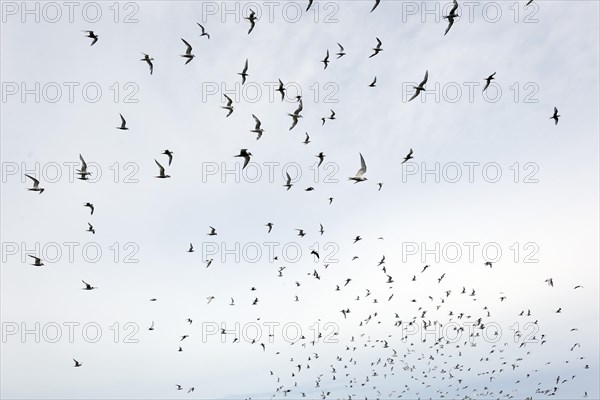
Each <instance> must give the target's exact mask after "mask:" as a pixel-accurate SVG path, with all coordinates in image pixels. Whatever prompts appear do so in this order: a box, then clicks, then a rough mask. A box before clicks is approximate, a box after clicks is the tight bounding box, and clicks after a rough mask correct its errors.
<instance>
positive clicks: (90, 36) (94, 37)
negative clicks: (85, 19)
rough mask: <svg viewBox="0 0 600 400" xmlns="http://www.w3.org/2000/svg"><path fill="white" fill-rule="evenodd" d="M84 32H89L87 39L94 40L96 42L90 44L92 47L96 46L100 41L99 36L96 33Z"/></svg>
mask: <svg viewBox="0 0 600 400" xmlns="http://www.w3.org/2000/svg"><path fill="white" fill-rule="evenodd" d="M82 32H87V36H86V37H89V38H92V39H94V40H92V44H90V46H93V45H95V44H96V42H97V41H98V35H96V34H95V33H94V31H82Z"/></svg>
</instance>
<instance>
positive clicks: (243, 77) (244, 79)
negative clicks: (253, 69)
mask: <svg viewBox="0 0 600 400" xmlns="http://www.w3.org/2000/svg"><path fill="white" fill-rule="evenodd" d="M247 72H248V59H247V58H246V63H245V64H244V69H243V70H242V72H238V75H241V76H242V85H243V84H244V83H246V77H247V76H250V75H248V74H247Z"/></svg>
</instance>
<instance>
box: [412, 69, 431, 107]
mask: <svg viewBox="0 0 600 400" xmlns="http://www.w3.org/2000/svg"><path fill="white" fill-rule="evenodd" d="M428 78H429V70H427V71H425V77H424V78H423V81H422V82H421V83H419V86H413V88H414V89H415V90H416V92H415V94H413V96H412V97H411V98H410V99H409V100H408V101H412V100H414V99H416V98H417V96H418V95H419V94H420V93H421V92H423V91H425V84H426V83H427V79H428Z"/></svg>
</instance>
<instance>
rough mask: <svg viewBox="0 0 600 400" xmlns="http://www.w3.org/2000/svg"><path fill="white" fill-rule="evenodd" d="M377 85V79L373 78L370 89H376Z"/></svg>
mask: <svg viewBox="0 0 600 400" xmlns="http://www.w3.org/2000/svg"><path fill="white" fill-rule="evenodd" d="M376 83H377V77H375V78H373V82H371V84H370V85H369V87H375V84H376Z"/></svg>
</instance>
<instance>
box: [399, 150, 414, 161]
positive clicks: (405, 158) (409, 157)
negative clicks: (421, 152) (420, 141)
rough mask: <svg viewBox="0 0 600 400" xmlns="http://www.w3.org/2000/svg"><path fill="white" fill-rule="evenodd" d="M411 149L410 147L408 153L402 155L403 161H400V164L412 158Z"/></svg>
mask: <svg viewBox="0 0 600 400" xmlns="http://www.w3.org/2000/svg"><path fill="white" fill-rule="evenodd" d="M412 155H413V149H410V150H409V152H408V154H407V155H406V157H404V161H402V163H401V164H404V163H405V162H407V161H408V160H410V159H412V158H413V156H412Z"/></svg>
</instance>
